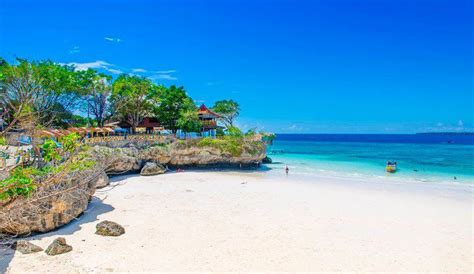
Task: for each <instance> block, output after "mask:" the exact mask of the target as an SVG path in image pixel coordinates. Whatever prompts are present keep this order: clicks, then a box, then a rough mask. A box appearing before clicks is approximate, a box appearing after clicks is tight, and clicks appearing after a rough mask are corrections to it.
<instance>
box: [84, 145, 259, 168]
mask: <svg viewBox="0 0 474 274" xmlns="http://www.w3.org/2000/svg"><path fill="white" fill-rule="evenodd" d="M212 142H214V143H212ZM91 155H92V156H93V157H95V158H96V159H97V162H98V163H99V164H100V165H101V166H102V168H103V169H104V171H105V172H106V173H107V174H109V175H114V174H121V173H129V172H138V171H140V169H141V168H142V167H143V166H144V164H145V163H146V162H154V163H157V164H161V165H164V166H169V167H175V168H180V167H198V168H199V167H201V168H206V167H235V168H248V167H255V166H258V165H260V164H261V163H262V160H263V159H264V158H265V157H266V146H265V143H264V142H263V141H258V140H255V139H243V140H242V141H241V142H240V143H238V144H236V145H235V146H234V147H230V146H228V147H226V146H224V145H222V144H220V143H218V141H217V142H215V141H211V142H206V141H203V140H202V139H200V140H199V139H197V140H196V139H195V140H185V141H183V140H176V141H174V142H170V143H159V144H156V143H151V142H134V141H123V142H121V143H120V144H117V143H110V144H107V143H103V144H99V145H96V146H94V147H93V148H92V149H91Z"/></svg>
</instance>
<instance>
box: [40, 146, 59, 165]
mask: <svg viewBox="0 0 474 274" xmlns="http://www.w3.org/2000/svg"><path fill="white" fill-rule="evenodd" d="M41 149H42V154H43V160H44V161H45V162H46V163H49V162H53V161H59V160H61V155H60V154H59V150H58V146H57V144H56V143H55V142H54V141H53V140H46V141H44V143H43V145H41Z"/></svg>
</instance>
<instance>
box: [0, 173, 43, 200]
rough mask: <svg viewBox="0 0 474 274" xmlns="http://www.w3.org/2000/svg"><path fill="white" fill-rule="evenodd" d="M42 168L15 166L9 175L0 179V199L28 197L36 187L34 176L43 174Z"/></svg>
mask: <svg viewBox="0 0 474 274" xmlns="http://www.w3.org/2000/svg"><path fill="white" fill-rule="evenodd" d="M43 174H44V172H42V170H39V169H36V168H32V167H27V168H23V167H18V168H15V169H14V170H13V171H12V172H11V174H10V177H8V178H6V179H5V180H2V181H0V200H7V199H9V198H15V197H17V196H25V197H28V196H29V195H30V193H31V192H32V191H34V190H35V189H36V184H35V183H34V178H35V177H38V176H41V175H43Z"/></svg>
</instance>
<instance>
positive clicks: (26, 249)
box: [13, 240, 43, 254]
mask: <svg viewBox="0 0 474 274" xmlns="http://www.w3.org/2000/svg"><path fill="white" fill-rule="evenodd" d="M13 248H14V249H15V250H16V251H18V252H20V253H23V254H31V253H35V252H40V251H43V249H42V248H41V247H39V246H37V245H34V244H32V243H30V242H28V241H25V240H19V241H16V242H15V245H14V246H13Z"/></svg>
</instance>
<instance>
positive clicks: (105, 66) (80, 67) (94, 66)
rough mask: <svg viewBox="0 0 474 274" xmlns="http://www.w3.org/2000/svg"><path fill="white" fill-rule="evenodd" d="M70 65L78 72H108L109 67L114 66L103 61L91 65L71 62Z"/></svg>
mask: <svg viewBox="0 0 474 274" xmlns="http://www.w3.org/2000/svg"><path fill="white" fill-rule="evenodd" d="M68 65H70V66H74V67H75V68H76V70H77V71H81V70H88V69H106V70H107V69H108V68H109V66H113V65H112V64H109V63H107V62H105V61H101V60H97V61H95V62H89V63H76V62H71V63H68Z"/></svg>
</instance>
